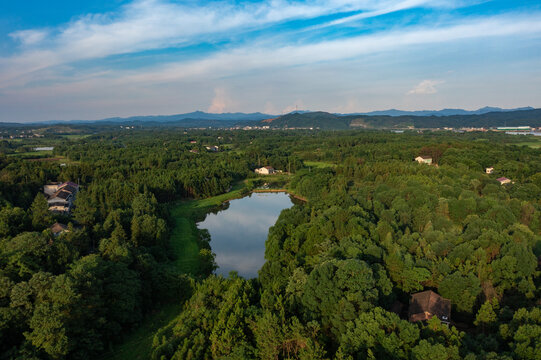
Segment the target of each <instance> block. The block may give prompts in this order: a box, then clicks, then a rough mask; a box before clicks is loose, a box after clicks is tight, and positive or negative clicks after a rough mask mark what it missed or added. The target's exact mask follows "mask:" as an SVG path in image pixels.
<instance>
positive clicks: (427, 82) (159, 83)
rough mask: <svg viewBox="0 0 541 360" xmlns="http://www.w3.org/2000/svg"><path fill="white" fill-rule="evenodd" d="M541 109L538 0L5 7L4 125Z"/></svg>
mask: <svg viewBox="0 0 541 360" xmlns="http://www.w3.org/2000/svg"><path fill="white" fill-rule="evenodd" d="M484 106H495V107H502V108H517V107H526V106H532V107H536V108H540V107H541V4H540V3H539V2H538V1H520V2H513V1H500V0H495V1H481V0H479V1H466V0H464V1H451V0H437V1H426V0H403V1H400V0H384V1H374V0H364V1H348V0H317V1H310V2H307V1H306V2H305V1H285V0H276V1H271V2H263V1H209V2H204V3H200V2H195V1H168V0H136V1H125V0H114V1H105V0H99V1H92V2H91V3H89V4H87V3H83V4H80V3H74V2H71V1H67V0H59V1H51V2H42V1H25V2H3V3H2V4H1V5H0V121H3V122H29V121H40V120H72V119H102V118H109V117H115V116H119V117H128V116H136V115H147V114H160V115H161V114H179V113H186V112H191V111H194V110H195V109H201V110H203V111H208V112H211V113H224V112H245V113H251V112H258V111H259V112H263V113H268V114H282V113H285V112H289V111H292V110H295V108H296V107H298V108H299V109H301V108H303V109H314V110H322V111H328V112H333V113H355V112H369V111H375V110H385V109H400V110H426V109H429V110H430V109H444V108H461V109H468V110H474V109H479V108H482V107H484Z"/></svg>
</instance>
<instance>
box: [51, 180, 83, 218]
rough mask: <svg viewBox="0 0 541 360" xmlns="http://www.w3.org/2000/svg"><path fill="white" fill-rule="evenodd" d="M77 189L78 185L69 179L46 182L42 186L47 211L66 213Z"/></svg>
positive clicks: (70, 206) (71, 204) (70, 207)
mask: <svg viewBox="0 0 541 360" xmlns="http://www.w3.org/2000/svg"><path fill="white" fill-rule="evenodd" d="M78 191H79V185H77V184H75V183H73V182H71V181H68V182H65V183H52V184H47V185H45V186H44V187H43V193H44V194H45V196H46V197H47V203H48V205H49V211H52V212H58V213H63V214H68V213H69V212H70V211H71V209H72V207H73V202H74V201H75V196H76V194H77V192H78Z"/></svg>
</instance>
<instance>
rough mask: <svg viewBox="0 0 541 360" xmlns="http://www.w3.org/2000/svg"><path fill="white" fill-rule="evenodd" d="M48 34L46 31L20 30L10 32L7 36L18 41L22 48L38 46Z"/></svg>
mask: <svg viewBox="0 0 541 360" xmlns="http://www.w3.org/2000/svg"><path fill="white" fill-rule="evenodd" d="M48 34H49V32H48V31H47V30H21V31H15V32H12V33H11V34H9V36H10V37H11V38H12V39H14V40H16V41H19V42H20V43H21V44H22V45H23V46H29V45H36V44H39V43H40V42H42V41H43V40H44V39H45V38H46V37H47V35H48Z"/></svg>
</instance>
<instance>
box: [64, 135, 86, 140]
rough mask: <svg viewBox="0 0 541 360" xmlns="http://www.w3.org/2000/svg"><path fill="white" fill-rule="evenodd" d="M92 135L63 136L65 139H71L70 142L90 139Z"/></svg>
mask: <svg viewBox="0 0 541 360" xmlns="http://www.w3.org/2000/svg"><path fill="white" fill-rule="evenodd" d="M89 136H90V134H68V135H62V137H63V138H66V139H69V140H80V139H84V138H87V137H89Z"/></svg>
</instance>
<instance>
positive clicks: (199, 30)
mask: <svg viewBox="0 0 541 360" xmlns="http://www.w3.org/2000/svg"><path fill="white" fill-rule="evenodd" d="M441 2H446V3H447V2H448V1H443V0H440V1H439V2H438V3H437V6H440V5H441V4H440V3H441ZM429 3H430V2H429V1H427V0H407V1H400V0H385V1H377V0H360V1H359V0H358V1H353V0H351V1H350V0H317V1H312V2H309V3H308V2H297V1H288V0H273V1H269V2H256V3H250V2H248V3H241V4H234V3H232V2H228V1H214V2H210V3H203V5H201V4H200V3H192V2H188V3H171V2H167V1H165V0H137V1H135V2H133V3H130V4H128V5H125V6H124V7H122V8H121V10H120V11H119V12H118V13H111V14H90V15H87V16H83V17H81V18H79V19H77V20H75V21H72V22H70V23H68V24H66V25H64V26H60V27H58V28H57V29H52V31H49V29H47V30H42V29H29V30H24V31H18V32H14V33H12V34H11V37H12V38H14V39H16V40H18V41H20V43H21V44H22V45H23V47H22V49H21V50H22V52H21V53H19V54H18V55H14V56H11V57H8V58H3V59H0V81H4V82H5V81H8V80H10V79H14V78H17V77H20V76H24V75H25V74H28V73H33V72H35V71H39V70H41V69H46V68H49V67H53V66H58V65H61V64H70V63H72V62H76V61H80V60H86V59H96V58H106V57H108V56H112V55H119V54H129V53H136V52H141V51H148V50H155V49H164V48H168V47H179V46H185V45H189V44H193V43H196V42H200V41H209V40H210V41H215V40H219V39H222V40H223V39H227V38H228V37H234V36H235V34H238V33H242V32H246V31H250V30H255V29H262V28H265V27H267V26H269V25H272V24H276V23H280V22H284V21H290V20H296V19H312V18H317V17H320V16H323V15H325V16H329V15H332V14H342V13H347V12H358V11H361V12H362V13H361V14H359V15H356V17H362V18H368V17H372V16H378V15H381V14H384V13H390V12H393V11H398V10H403V9H406V8H411V7H415V6H419V5H423V6H430V5H429ZM348 19H349V20H351V19H352V18H351V17H349V18H347V17H346V18H345V19H343V21H349V20H348ZM337 21H342V20H337ZM226 34H227V35H226Z"/></svg>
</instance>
